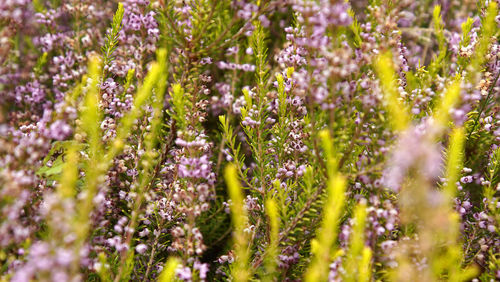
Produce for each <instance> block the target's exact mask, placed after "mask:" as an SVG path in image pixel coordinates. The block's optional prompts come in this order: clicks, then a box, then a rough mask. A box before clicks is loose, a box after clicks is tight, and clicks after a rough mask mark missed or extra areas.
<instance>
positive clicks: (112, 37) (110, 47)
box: [101, 3, 125, 78]
mask: <svg viewBox="0 0 500 282" xmlns="http://www.w3.org/2000/svg"><path fill="white" fill-rule="evenodd" d="M124 12H125V10H124V8H123V4H122V3H118V8H117V9H116V13H115V15H114V16H113V22H112V24H111V30H110V31H109V32H108V33H107V34H106V39H105V41H104V46H103V47H102V50H101V51H102V55H103V64H102V67H103V74H102V77H103V78H104V74H105V72H104V68H105V67H106V66H107V65H109V63H110V62H111V61H112V60H113V53H114V51H115V50H116V46H117V45H118V33H119V32H120V30H121V27H122V20H123V13H124Z"/></svg>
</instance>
